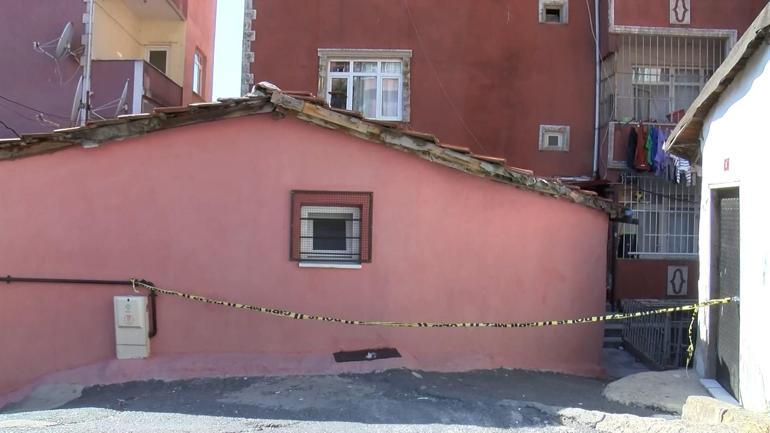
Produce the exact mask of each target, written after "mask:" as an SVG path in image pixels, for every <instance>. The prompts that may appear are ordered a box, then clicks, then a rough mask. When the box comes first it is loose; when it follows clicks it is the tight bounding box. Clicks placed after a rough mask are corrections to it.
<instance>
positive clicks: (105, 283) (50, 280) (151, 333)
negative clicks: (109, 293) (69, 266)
mask: <svg viewBox="0 0 770 433" xmlns="http://www.w3.org/2000/svg"><path fill="white" fill-rule="evenodd" d="M0 281H3V282H5V283H6V284H11V283H38V284H88V285H96V286H133V284H132V283H131V281H130V280H87V279H79V278H38V277H12V276H10V275H6V276H4V277H0ZM138 281H141V282H142V283H144V284H147V285H150V286H154V284H153V283H152V282H150V281H146V280H138ZM149 296H150V321H151V328H150V330H149V332H148V333H147V336H148V337H150V338H152V337H154V336H156V335H157V334H158V318H157V314H156V302H155V300H156V298H157V297H158V294H157V293H155V291H154V290H150V295H149Z"/></svg>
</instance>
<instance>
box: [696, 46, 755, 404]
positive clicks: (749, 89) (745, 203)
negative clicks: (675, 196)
mask: <svg viewBox="0 0 770 433" xmlns="http://www.w3.org/2000/svg"><path fill="white" fill-rule="evenodd" d="M702 138H703V141H702V152H703V153H702V154H703V160H702V167H703V189H702V195H701V197H702V199H701V218H700V221H701V226H700V259H701V267H700V281H699V282H698V289H699V293H700V298H701V300H705V299H708V298H709V294H710V293H711V290H710V278H711V276H710V263H711V229H710V221H711V211H712V203H711V197H712V192H714V191H715V190H716V189H718V188H720V187H731V186H738V187H739V192H740V206H741V209H740V232H741V233H740V242H741V245H740V248H741V251H740V261H741V269H740V298H741V302H740V340H741V341H740V372H739V375H740V390H741V401H742V403H743V405H744V406H745V407H747V408H749V409H753V410H765V411H766V410H770V188H768V186H770V46H768V44H762V46H761V48H760V49H759V51H757V52H756V53H755V54H754V56H753V57H752V58H751V59H750V61H749V62H748V64H747V65H746V67H745V69H744V70H743V71H742V72H741V73H740V74H739V75H738V76H737V77H736V79H735V81H733V83H732V84H731V85H730V87H729V88H728V89H727V90H726V91H725V92H724V93H723V94H722V96H721V97H720V100H719V101H718V103H717V104H716V105H715V107H714V108H713V109H712V110H711V112H710V113H709V115H708V116H707V117H706V119H705V122H704V128H703V137H702ZM726 159H729V168H726V166H725V160H726ZM716 308H718V307H712V309H711V312H712V313H714V312H716V311H718V310H716ZM707 320H708V313H706V314H702V315H701V319H700V324H699V325H700V339H701V341H700V345H699V347H698V352H697V355H696V368H697V369H698V372H699V373H700V374H701V375H703V374H705V373H706V372H707V366H708V362H713V361H711V360H709V359H708V350H707V347H706V346H707V344H708V342H709V340H710V336H709V334H708V327H707Z"/></svg>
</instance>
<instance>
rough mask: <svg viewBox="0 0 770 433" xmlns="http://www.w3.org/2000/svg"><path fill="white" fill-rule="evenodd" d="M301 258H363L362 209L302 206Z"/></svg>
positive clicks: (328, 260) (348, 259) (340, 260)
mask: <svg viewBox="0 0 770 433" xmlns="http://www.w3.org/2000/svg"><path fill="white" fill-rule="evenodd" d="M301 218H302V219H301V221H300V227H301V228H300V261H316V262H360V245H361V209H360V208H358V207H347V206H302V208H301Z"/></svg>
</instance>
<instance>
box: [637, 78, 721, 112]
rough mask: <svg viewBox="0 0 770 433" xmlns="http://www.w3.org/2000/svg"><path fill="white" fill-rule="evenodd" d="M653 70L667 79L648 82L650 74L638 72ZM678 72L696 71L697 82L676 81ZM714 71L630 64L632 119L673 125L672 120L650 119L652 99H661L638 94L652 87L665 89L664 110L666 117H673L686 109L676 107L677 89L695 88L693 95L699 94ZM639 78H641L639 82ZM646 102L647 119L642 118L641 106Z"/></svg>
mask: <svg viewBox="0 0 770 433" xmlns="http://www.w3.org/2000/svg"><path fill="white" fill-rule="evenodd" d="M653 69H659V70H660V72H659V75H660V76H664V71H665V76H666V77H667V79H666V80H661V79H658V80H648V79H645V77H648V76H649V75H650V74H649V73H645V72H639V71H640V70H642V71H643V70H653ZM680 71H690V72H692V71H697V72H698V80H697V81H677V77H678V76H680V75H679V72H680ZM713 73H714V70H713V69H711V68H705V67H699V66H687V65H682V66H680V65H667V66H652V65H646V64H632V65H631V92H632V96H633V107H632V108H633V118H634V119H635V120H637V121H653V120H654V121H658V122H672V123H674V122H675V120H672V119H669V118H667V119H653V118H651V117H650V114H652V112H653V110H652V107H653V105H652V101H653V100H654V99H661V98H653V97H652V96H648V97H647V98H645V97H644V96H640V95H639V92H640V91H643V90H645V89H649V88H653V87H659V88H661V89H666V92H667V95H666V101H667V102H668V109H667V110H666V116H667V117H668V115H673V114H674V113H676V112H677V111H679V110H682V109H684V110H687V108H688V107H681V108H677V107H676V95H677V88H682V87H695V88H697V91H696V92H695V95H696V97H697V95H698V94H699V93H700V91H701V90H702V89H703V86H705V85H706V82H708V80H709V78H711V75H713ZM639 77H642V79H641V80H640V79H639ZM645 101H646V110H647V117H646V118H642V117H641V114H642V111H643V110H642V104H644V103H645Z"/></svg>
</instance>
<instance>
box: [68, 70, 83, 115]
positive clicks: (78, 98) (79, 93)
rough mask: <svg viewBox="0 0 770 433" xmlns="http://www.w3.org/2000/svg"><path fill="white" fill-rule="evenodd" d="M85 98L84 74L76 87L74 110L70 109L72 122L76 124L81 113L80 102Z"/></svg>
mask: <svg viewBox="0 0 770 433" xmlns="http://www.w3.org/2000/svg"><path fill="white" fill-rule="evenodd" d="M82 99H83V76H82V75H81V76H80V79H79V80H78V87H77V89H75V97H74V98H73V100H72V111H70V123H71V124H73V125H74V124H76V123H77V122H78V117H79V116H78V115H79V114H80V104H81V102H82V101H81V100H82Z"/></svg>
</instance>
